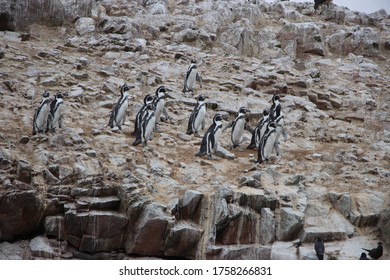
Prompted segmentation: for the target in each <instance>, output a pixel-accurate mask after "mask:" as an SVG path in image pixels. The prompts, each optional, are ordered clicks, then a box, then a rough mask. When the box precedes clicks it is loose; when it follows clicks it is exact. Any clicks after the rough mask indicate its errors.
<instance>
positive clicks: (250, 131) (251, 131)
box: [244, 124, 254, 134]
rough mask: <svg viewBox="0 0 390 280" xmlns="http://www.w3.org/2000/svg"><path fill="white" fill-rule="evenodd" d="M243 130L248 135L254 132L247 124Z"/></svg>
mask: <svg viewBox="0 0 390 280" xmlns="http://www.w3.org/2000/svg"><path fill="white" fill-rule="evenodd" d="M244 129H245V130H246V131H248V132H249V133H252V134H253V132H254V129H253V128H251V127H250V126H249V125H247V124H245V126H244Z"/></svg>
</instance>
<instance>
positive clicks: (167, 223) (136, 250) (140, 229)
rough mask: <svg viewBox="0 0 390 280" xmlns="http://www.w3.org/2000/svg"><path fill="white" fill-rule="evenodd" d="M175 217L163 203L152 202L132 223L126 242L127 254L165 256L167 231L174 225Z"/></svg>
mask: <svg viewBox="0 0 390 280" xmlns="http://www.w3.org/2000/svg"><path fill="white" fill-rule="evenodd" d="M172 224H173V217H171V216H168V215H167V213H165V210H164V209H163V207H161V205H158V204H156V203H151V204H149V205H147V206H146V207H145V208H144V209H143V211H142V212H141V213H140V215H139V217H138V219H137V220H136V222H135V224H132V225H130V227H129V232H128V236H127V240H126V244H125V250H126V253H127V254H137V255H142V256H160V257H161V256H163V255H164V245H165V238H166V233H167V232H168V231H169V229H170V228H171V227H172Z"/></svg>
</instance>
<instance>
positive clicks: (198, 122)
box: [187, 95, 206, 136]
mask: <svg viewBox="0 0 390 280" xmlns="http://www.w3.org/2000/svg"><path fill="white" fill-rule="evenodd" d="M205 116H206V102H205V98H204V96H203V95H199V96H198V98H197V103H196V105H195V108H194V110H193V111H192V113H191V115H190V119H189V121H188V128H187V134H194V135H195V136H198V132H199V129H200V127H202V129H204V125H205V120H204V118H205Z"/></svg>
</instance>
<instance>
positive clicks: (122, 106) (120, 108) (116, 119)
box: [108, 84, 134, 129]
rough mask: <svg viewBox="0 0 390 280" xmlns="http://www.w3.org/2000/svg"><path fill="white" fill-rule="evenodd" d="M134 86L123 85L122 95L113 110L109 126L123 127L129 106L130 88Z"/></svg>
mask: <svg viewBox="0 0 390 280" xmlns="http://www.w3.org/2000/svg"><path fill="white" fill-rule="evenodd" d="M132 88H134V86H129V85H127V84H124V85H123V86H121V97H120V98H119V100H118V102H117V103H116V104H115V106H114V108H113V109H112V111H111V116H110V120H109V122H108V126H109V127H111V128H114V127H115V126H117V127H118V128H119V129H122V125H123V124H124V123H125V119H126V111H127V107H128V106H129V96H130V94H129V90H130V89H132Z"/></svg>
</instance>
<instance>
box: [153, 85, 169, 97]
mask: <svg viewBox="0 0 390 280" xmlns="http://www.w3.org/2000/svg"><path fill="white" fill-rule="evenodd" d="M168 91H172V90H170V89H168V88H166V87H165V86H159V87H158V89H157V90H156V98H165V97H170V98H173V97H172V96H170V95H169V94H168Z"/></svg>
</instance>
